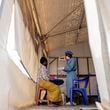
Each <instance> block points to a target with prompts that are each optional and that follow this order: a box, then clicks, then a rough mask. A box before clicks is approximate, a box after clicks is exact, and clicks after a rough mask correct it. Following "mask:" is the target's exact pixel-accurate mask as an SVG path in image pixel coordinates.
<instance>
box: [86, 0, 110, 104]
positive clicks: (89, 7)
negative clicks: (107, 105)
mask: <svg viewBox="0 0 110 110" xmlns="http://www.w3.org/2000/svg"><path fill="white" fill-rule="evenodd" d="M99 1H100V2H99V3H98V2H97V1H96V0H91V1H90V0H89V1H88V0H85V9H86V15H87V22H88V32H89V44H90V48H91V53H92V57H93V61H94V66H95V71H96V76H97V81H98V86H99V92H100V96H101V101H102V103H104V102H105V100H106V101H108V102H110V84H109V81H110V62H109V54H108V48H110V47H109V46H107V43H106V37H107V35H106V34H105V32H106V28H107V27H108V25H109V23H108V24H106V28H104V25H103V23H104V22H103V21H102V16H104V13H100V9H101V10H105V9H104V7H100V5H99V4H104V3H106V1H103V0H99ZM102 1H103V2H102ZM106 9H107V6H106ZM107 11H108V10H107ZM109 11H110V10H109ZM105 13H106V11H105ZM106 17H107V16H106ZM109 36H110V34H109Z"/></svg>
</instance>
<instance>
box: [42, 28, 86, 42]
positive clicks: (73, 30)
mask: <svg viewBox="0 0 110 110" xmlns="http://www.w3.org/2000/svg"><path fill="white" fill-rule="evenodd" d="M86 28H87V27H86V26H85V27H82V28H81V29H86ZM81 29H80V30H81ZM77 30H78V29H77V28H76V29H72V30H68V31H64V32H61V33H57V34H53V35H49V36H48V37H46V38H45V39H44V40H47V39H48V38H49V37H57V36H58V35H63V34H66V33H68V32H76V31H77Z"/></svg>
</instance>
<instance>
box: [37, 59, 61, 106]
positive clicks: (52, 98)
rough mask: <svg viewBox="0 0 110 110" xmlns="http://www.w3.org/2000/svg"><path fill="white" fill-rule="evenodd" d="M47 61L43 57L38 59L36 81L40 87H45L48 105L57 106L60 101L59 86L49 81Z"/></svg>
mask: <svg viewBox="0 0 110 110" xmlns="http://www.w3.org/2000/svg"><path fill="white" fill-rule="evenodd" d="M47 65H48V61H47V59H46V58H45V57H42V58H41V59H40V68H39V71H38V74H37V83H38V84H39V86H40V87H42V88H45V89H47V95H48V100H49V106H58V105H59V104H60V103H61V99H62V98H61V91H60V87H59V86H58V85H56V84H54V83H52V82H50V81H49V73H48V70H47Z"/></svg>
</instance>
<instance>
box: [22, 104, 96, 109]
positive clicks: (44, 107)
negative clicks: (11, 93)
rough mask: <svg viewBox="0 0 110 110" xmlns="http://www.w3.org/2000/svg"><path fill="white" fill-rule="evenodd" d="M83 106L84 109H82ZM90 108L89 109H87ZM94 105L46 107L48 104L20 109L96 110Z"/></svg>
mask: <svg viewBox="0 0 110 110" xmlns="http://www.w3.org/2000/svg"><path fill="white" fill-rule="evenodd" d="M82 108H84V109H82ZM88 108H90V109H88ZM95 108H96V107H95V105H89V106H84V105H78V106H70V105H66V106H60V107H48V106H33V107H30V108H24V109H21V110H81V109H82V110H97V109H95Z"/></svg>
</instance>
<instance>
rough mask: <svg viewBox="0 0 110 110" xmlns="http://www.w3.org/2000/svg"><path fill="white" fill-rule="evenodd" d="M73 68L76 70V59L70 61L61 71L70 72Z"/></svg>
mask: <svg viewBox="0 0 110 110" xmlns="http://www.w3.org/2000/svg"><path fill="white" fill-rule="evenodd" d="M74 68H76V59H71V61H70V62H68V63H67V64H66V66H65V68H64V70H63V71H65V72H71V71H73V70H74Z"/></svg>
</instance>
